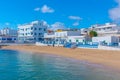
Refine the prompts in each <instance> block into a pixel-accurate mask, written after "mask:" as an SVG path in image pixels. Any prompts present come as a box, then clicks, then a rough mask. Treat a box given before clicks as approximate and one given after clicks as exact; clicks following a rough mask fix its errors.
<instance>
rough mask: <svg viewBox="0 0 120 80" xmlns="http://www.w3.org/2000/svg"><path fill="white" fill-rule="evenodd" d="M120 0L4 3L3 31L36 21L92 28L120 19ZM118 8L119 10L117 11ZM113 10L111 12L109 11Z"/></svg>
mask: <svg viewBox="0 0 120 80" xmlns="http://www.w3.org/2000/svg"><path fill="white" fill-rule="evenodd" d="M119 5H120V0H1V2H0V28H3V27H5V26H6V27H12V28H15V29H17V25H18V24H24V23H28V22H31V21H34V20H45V21H47V23H48V24H50V25H52V24H55V23H56V22H57V23H58V22H59V24H64V26H66V27H69V28H83V27H89V26H90V25H92V24H103V23H106V22H112V21H114V20H115V19H116V16H117V18H119V14H115V13H116V12H117V11H118V13H120V11H119V9H120V7H119ZM115 8H118V9H117V10H115ZM110 10H111V12H110Z"/></svg>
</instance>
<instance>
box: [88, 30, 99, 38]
mask: <svg viewBox="0 0 120 80" xmlns="http://www.w3.org/2000/svg"><path fill="white" fill-rule="evenodd" d="M89 36H90V38H92V37H97V36H98V34H97V32H96V31H93V30H91V31H90V32H89Z"/></svg>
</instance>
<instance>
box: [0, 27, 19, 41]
mask: <svg viewBox="0 0 120 80" xmlns="http://www.w3.org/2000/svg"><path fill="white" fill-rule="evenodd" d="M13 42H17V30H14V29H11V28H4V29H1V30H0V43H13Z"/></svg>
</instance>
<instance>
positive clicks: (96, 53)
mask: <svg viewBox="0 0 120 80" xmlns="http://www.w3.org/2000/svg"><path fill="white" fill-rule="evenodd" d="M2 49H10V50H20V51H30V52H36V53H40V54H53V55H58V56H64V57H69V58H74V59H78V60H85V61H88V62H92V63H95V64H102V65H105V66H109V67H113V68H115V69H120V51H108V50H96V49H67V48H63V47H41V46H4V47H2Z"/></svg>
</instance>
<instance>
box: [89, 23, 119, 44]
mask: <svg viewBox="0 0 120 80" xmlns="http://www.w3.org/2000/svg"><path fill="white" fill-rule="evenodd" d="M90 29H91V30H94V31H96V32H97V33H98V37H93V38H92V42H95V43H96V42H97V43H102V44H106V45H115V44H119V43H120V26H118V25H117V24H110V23H106V24H105V25H93V26H92V27H90Z"/></svg>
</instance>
